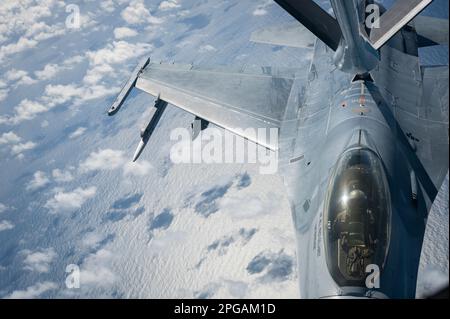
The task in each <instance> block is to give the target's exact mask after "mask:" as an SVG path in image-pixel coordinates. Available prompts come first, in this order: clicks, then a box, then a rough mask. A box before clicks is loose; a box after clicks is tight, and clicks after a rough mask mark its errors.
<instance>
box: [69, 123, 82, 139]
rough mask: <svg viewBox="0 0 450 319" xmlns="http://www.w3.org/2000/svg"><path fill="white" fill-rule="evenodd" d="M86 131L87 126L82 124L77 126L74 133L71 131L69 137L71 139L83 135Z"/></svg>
mask: <svg viewBox="0 0 450 319" xmlns="http://www.w3.org/2000/svg"><path fill="white" fill-rule="evenodd" d="M84 132H86V128H85V127H82V126H81V127H79V128H77V129H76V130H75V131H73V132H72V133H70V135H69V138H70V139H74V138H77V137H79V136H81V135H83V134H84Z"/></svg>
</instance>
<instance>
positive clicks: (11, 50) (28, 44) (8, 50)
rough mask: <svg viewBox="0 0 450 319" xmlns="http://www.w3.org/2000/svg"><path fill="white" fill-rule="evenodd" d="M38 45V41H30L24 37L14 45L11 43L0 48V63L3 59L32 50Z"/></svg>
mask: <svg viewBox="0 0 450 319" xmlns="http://www.w3.org/2000/svg"><path fill="white" fill-rule="evenodd" d="M37 44H38V41H36V40H31V39H28V38H25V37H21V38H20V39H19V40H18V41H17V42H16V43H11V44H8V45H4V46H1V47H0V61H2V60H3V59H4V58H5V57H7V56H9V55H12V54H15V53H19V52H21V51H24V50H26V49H30V48H34V47H35V46H36V45H37Z"/></svg>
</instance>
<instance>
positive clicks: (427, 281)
mask: <svg viewBox="0 0 450 319" xmlns="http://www.w3.org/2000/svg"><path fill="white" fill-rule="evenodd" d="M421 277H422V278H421V280H420V281H419V283H418V287H417V288H418V291H420V293H421V295H420V296H418V297H419V298H427V297H430V296H432V295H434V294H436V293H437V292H439V291H440V290H442V289H444V288H445V287H447V286H448V282H449V280H448V270H447V273H444V272H443V271H442V270H441V269H439V268H437V267H434V266H427V267H426V268H425V269H424V270H423V272H422V274H421Z"/></svg>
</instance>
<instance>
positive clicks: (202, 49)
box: [198, 44, 217, 53]
mask: <svg viewBox="0 0 450 319" xmlns="http://www.w3.org/2000/svg"><path fill="white" fill-rule="evenodd" d="M216 51H217V49H216V48H215V47H213V46H212V45H210V44H207V45H203V46H201V47H200V48H199V49H198V52H199V53H208V52H216Z"/></svg>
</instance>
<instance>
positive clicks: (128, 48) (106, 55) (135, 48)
mask: <svg viewBox="0 0 450 319" xmlns="http://www.w3.org/2000/svg"><path fill="white" fill-rule="evenodd" d="M152 48H153V47H152V46H151V45H150V44H146V43H135V44H134V43H129V42H126V41H114V42H113V43H112V44H108V45H107V46H106V47H104V48H103V49H100V50H97V51H89V52H87V53H86V57H87V58H88V59H89V62H90V63H91V65H94V66H95V65H102V64H105V63H107V64H119V63H123V62H125V61H126V60H128V59H131V58H135V57H138V56H141V55H143V54H145V53H148V52H149V51H150V50H151V49H152Z"/></svg>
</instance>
